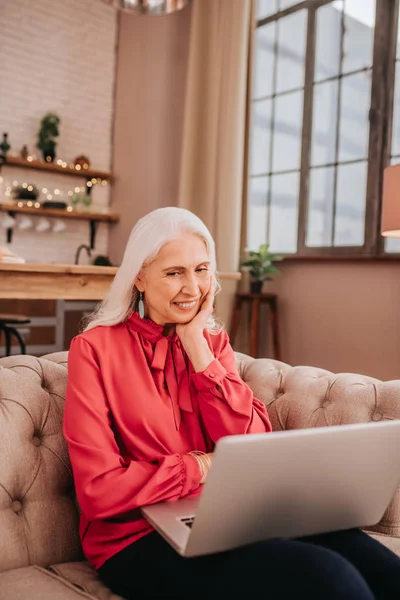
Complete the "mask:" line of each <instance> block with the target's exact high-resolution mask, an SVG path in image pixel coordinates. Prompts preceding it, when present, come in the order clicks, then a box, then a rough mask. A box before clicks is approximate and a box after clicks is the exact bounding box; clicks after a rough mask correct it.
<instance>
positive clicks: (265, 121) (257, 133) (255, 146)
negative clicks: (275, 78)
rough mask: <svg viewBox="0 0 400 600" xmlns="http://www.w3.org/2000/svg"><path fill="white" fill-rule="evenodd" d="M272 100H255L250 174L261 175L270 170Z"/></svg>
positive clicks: (251, 133)
mask: <svg viewBox="0 0 400 600" xmlns="http://www.w3.org/2000/svg"><path fill="white" fill-rule="evenodd" d="M271 108H272V100H262V101H259V102H253V105H252V112H253V114H252V123H251V132H250V139H251V142H250V174H251V175H259V174H261V173H268V172H269V170H270V165H269V157H270V139H271Z"/></svg>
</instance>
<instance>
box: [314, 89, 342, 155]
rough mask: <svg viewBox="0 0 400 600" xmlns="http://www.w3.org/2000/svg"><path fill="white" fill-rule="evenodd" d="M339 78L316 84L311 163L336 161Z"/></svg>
mask: <svg viewBox="0 0 400 600" xmlns="http://www.w3.org/2000/svg"><path fill="white" fill-rule="evenodd" d="M338 89H339V85H338V80H337V79H334V80H333V81H327V82H325V83H319V84H317V85H314V109H313V125H312V141H311V164H312V165H326V164H329V163H333V162H335V143H336V123H337V118H336V115H337V103H338Z"/></svg>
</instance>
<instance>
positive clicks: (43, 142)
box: [36, 113, 60, 160]
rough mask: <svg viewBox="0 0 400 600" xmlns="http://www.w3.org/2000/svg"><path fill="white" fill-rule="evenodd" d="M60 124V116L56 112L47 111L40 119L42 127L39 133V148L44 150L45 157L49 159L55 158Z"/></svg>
mask: <svg viewBox="0 0 400 600" xmlns="http://www.w3.org/2000/svg"><path fill="white" fill-rule="evenodd" d="M59 124H60V118H59V117H58V116H57V115H56V114H54V113H47V114H46V115H45V116H44V117H43V119H42V120H41V121H40V129H39V134H38V141H37V144H36V146H37V148H39V150H41V151H42V153H43V157H44V158H45V159H46V160H47V158H48V157H49V159H50V160H54V157H55V150H56V142H55V140H54V138H56V137H57V136H58V134H59V132H58V126H59Z"/></svg>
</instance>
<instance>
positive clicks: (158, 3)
mask: <svg viewBox="0 0 400 600" xmlns="http://www.w3.org/2000/svg"><path fill="white" fill-rule="evenodd" d="M189 1H190V0H103V2H105V4H109V5H110V6H113V7H114V8H117V9H118V10H123V11H125V12H131V13H136V14H144V15H168V14H170V13H173V12H176V11H177V10H181V9H182V8H184V7H185V6H186V5H187V4H189Z"/></svg>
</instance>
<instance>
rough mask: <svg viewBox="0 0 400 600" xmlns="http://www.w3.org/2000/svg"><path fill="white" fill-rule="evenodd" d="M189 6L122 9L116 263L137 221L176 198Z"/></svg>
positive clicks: (114, 237)
mask: <svg viewBox="0 0 400 600" xmlns="http://www.w3.org/2000/svg"><path fill="white" fill-rule="evenodd" d="M189 30H190V7H189V8H185V9H183V10H181V11H178V12H177V13H174V14H172V15H168V16H157V17H149V16H147V17H143V16H142V17H137V16H134V15H130V14H126V13H121V17H120V39H119V48H118V59H117V83H116V98H115V131H114V156H113V171H114V173H115V175H116V182H115V185H114V188H113V204H112V207H113V211H115V212H117V213H119V214H120V215H121V221H120V223H119V224H118V225H116V226H114V227H113V228H112V230H111V231H110V246H109V247H110V257H111V260H112V262H114V263H116V264H118V263H119V262H120V261H121V259H122V255H123V251H124V248H125V245H126V241H127V238H128V235H129V232H130V231H131V229H132V226H133V225H134V223H135V222H136V221H137V220H138V219H139V218H140V217H141V216H143V215H144V214H146V213H147V212H149V211H151V210H153V209H155V208H158V207H162V206H172V205H175V204H176V199H177V194H178V175H179V159H180V149H181V137H182V125H183V119H182V117H183V104H184V92H185V76H186V64H187V51H188V41H189Z"/></svg>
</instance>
